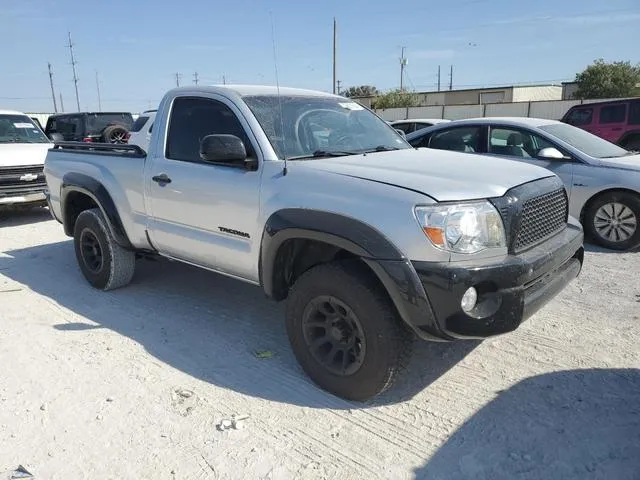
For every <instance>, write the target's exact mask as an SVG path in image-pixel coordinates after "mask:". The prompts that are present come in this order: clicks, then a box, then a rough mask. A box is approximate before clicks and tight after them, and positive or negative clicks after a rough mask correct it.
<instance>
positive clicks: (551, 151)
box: [538, 147, 569, 160]
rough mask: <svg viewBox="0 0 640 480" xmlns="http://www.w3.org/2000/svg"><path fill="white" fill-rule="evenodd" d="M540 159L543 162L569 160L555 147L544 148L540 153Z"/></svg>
mask: <svg viewBox="0 0 640 480" xmlns="http://www.w3.org/2000/svg"><path fill="white" fill-rule="evenodd" d="M538 158H539V159H541V160H569V157H565V156H564V155H563V154H562V152H561V151H560V150H558V149H557V148H554V147H547V148H543V149H542V150H540V151H539V152H538Z"/></svg>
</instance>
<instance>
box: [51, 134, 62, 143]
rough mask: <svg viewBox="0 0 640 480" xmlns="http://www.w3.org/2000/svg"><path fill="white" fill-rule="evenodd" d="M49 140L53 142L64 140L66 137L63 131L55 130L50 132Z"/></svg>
mask: <svg viewBox="0 0 640 480" xmlns="http://www.w3.org/2000/svg"><path fill="white" fill-rule="evenodd" d="M49 140H51V141H52V142H64V137H63V136H62V134H61V133H57V132H53V133H50V134H49Z"/></svg>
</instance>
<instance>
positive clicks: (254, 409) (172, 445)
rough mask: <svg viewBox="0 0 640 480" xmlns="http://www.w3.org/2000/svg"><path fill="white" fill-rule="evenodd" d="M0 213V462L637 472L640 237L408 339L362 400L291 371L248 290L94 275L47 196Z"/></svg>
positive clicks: (437, 475) (260, 302) (273, 470)
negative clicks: (389, 374)
mask: <svg viewBox="0 0 640 480" xmlns="http://www.w3.org/2000/svg"><path fill="white" fill-rule="evenodd" d="M0 226H1V227H2V228H0V366H1V367H2V369H1V372H2V373H1V374H0V479H3V478H5V477H7V478H8V475H9V472H11V471H12V470H14V469H15V468H17V466H18V465H23V466H24V467H25V468H26V469H27V470H28V471H29V472H31V473H32V474H33V475H34V477H35V478H36V479H48V480H49V479H51V480H53V479H65V480H66V479H71V478H74V479H76V478H77V479H254V478H255V479H263V478H265V479H266V478H268V479H293V478H296V479H297V478H301V479H321V478H322V479H324V478H326V479H334V478H335V479H350V478H354V479H355V478H368V479H375V478H392V479H404V478H420V479H422V478H424V479H480V480H482V479H532V480H533V479H556V478H557V479H580V480H582V479H591V478H593V479H616V480H626V479H640V350H639V347H640V326H639V324H640V253H638V252H635V253H623V254H621V253H611V252H606V251H601V250H598V249H596V248H593V247H590V248H589V251H588V253H587V256H586V261H585V267H584V270H583V273H582V275H581V277H579V279H578V280H576V281H575V282H574V283H572V284H571V285H570V286H569V288H567V289H566V290H565V291H564V292H563V293H562V294H561V295H560V296H559V297H557V298H556V299H555V300H554V301H553V302H552V303H551V304H549V305H548V306H546V307H545V308H544V309H543V310H542V311H541V312H539V313H538V314H537V315H536V316H534V317H533V318H532V319H530V320H529V321H528V322H527V323H525V324H524V325H523V326H522V327H521V328H520V329H519V330H518V331H516V332H514V333H512V334H509V335H506V336H502V337H500V338H495V339H491V340H487V341H484V342H481V343H480V342H463V343H457V344H446V345H445V344H428V343H417V344H416V354H415V356H414V358H413V360H412V363H411V365H410V368H409V371H408V372H407V374H406V375H405V376H404V378H403V379H402V381H401V382H400V383H399V384H398V385H397V387H396V388H394V389H393V390H392V391H390V392H388V393H386V394H385V395H384V396H383V397H382V398H380V399H377V400H376V401H375V402H372V403H370V404H366V405H357V404H352V403H349V402H345V401H343V400H340V399H337V398H335V397H332V396H331V395H328V394H326V393H324V392H323V391H321V390H319V389H318V388H316V387H315V386H314V385H313V384H311V383H310V381H309V380H308V379H307V378H306V377H305V376H304V374H303V373H302V371H301V369H300V368H299V367H298V365H297V363H296V361H295V359H294V358H293V355H292V354H291V351H290V349H289V346H288V342H287V340H286V335H285V331H284V325H283V320H282V318H283V308H282V305H278V304H274V303H271V302H269V301H267V300H265V299H264V296H263V294H262V292H261V291H260V290H259V289H257V288H255V287H252V286H248V285H244V284H241V283H238V282H235V281H233V280H230V279H226V278H223V277H220V276H217V275H215V274H212V273H208V272H205V271H201V270H198V269H195V268H191V267H188V266H185V265H180V264H177V263H170V262H166V261H142V262H140V268H139V269H138V271H137V272H136V277H135V278H134V282H133V283H132V285H131V286H129V287H127V288H124V289H121V290H116V291H113V292H108V293H104V292H99V291H96V290H93V289H91V288H90V287H89V286H88V284H87V283H86V282H85V281H84V279H83V278H82V277H81V274H80V272H79V270H78V268H77V265H76V261H75V257H74V253H73V246H72V242H71V241H70V239H68V238H67V237H65V236H64V234H63V232H62V228H61V226H60V225H59V224H57V223H56V222H54V221H52V220H50V218H49V216H48V212H47V211H46V210H40V211H38V210H35V211H32V212H27V213H19V214H12V215H11V216H9V217H6V216H5V217H2V218H0ZM265 351H268V352H270V353H272V354H273V355H272V356H269V355H264V356H263V357H266V358H259V357H260V356H257V355H256V352H265ZM234 414H235V415H249V418H248V419H246V420H245V421H244V422H242V425H241V426H243V427H244V428H242V429H237V430H236V429H230V430H226V431H219V430H217V429H216V425H217V424H218V423H219V422H220V421H221V420H223V419H230V418H231V416H232V415H234ZM3 475H4V477H3Z"/></svg>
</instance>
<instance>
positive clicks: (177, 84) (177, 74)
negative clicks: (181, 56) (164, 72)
mask: <svg viewBox="0 0 640 480" xmlns="http://www.w3.org/2000/svg"><path fill="white" fill-rule="evenodd" d="M181 76H182V75H181V74H179V73H176V87H179V86H180V77H181Z"/></svg>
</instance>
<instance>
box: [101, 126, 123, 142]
mask: <svg viewBox="0 0 640 480" xmlns="http://www.w3.org/2000/svg"><path fill="white" fill-rule="evenodd" d="M127 133H129V132H128V131H127V129H126V128H124V127H123V126H121V125H110V126H108V127H106V128H105V129H104V130H103V131H102V141H103V142H104V143H116V144H124V143H127Z"/></svg>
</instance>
